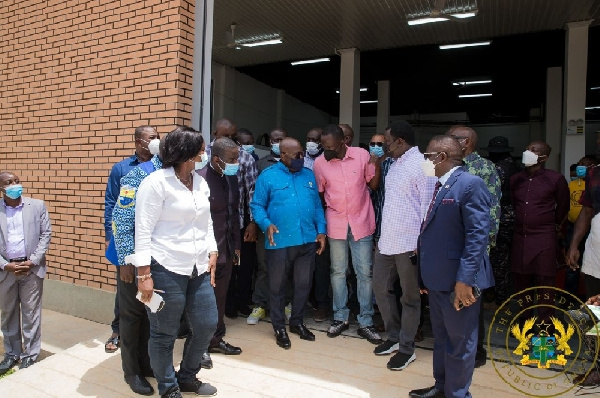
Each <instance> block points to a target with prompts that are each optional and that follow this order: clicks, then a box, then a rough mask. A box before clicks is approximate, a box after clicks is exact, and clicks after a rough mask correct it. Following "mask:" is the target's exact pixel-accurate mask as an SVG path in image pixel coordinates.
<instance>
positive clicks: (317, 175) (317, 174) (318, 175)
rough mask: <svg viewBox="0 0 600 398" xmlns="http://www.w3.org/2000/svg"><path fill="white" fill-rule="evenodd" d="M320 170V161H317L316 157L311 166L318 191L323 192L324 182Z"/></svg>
mask: <svg viewBox="0 0 600 398" xmlns="http://www.w3.org/2000/svg"><path fill="white" fill-rule="evenodd" d="M321 172H322V170H321V162H320V161H319V158H317V159H316V160H315V164H314V166H313V173H315V179H316V181H317V187H319V192H325V185H326V182H325V179H324V178H323V174H322V173H321Z"/></svg>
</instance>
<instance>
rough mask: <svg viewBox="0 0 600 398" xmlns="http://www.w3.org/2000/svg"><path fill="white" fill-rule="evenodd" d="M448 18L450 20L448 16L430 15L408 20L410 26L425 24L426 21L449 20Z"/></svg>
mask: <svg viewBox="0 0 600 398" xmlns="http://www.w3.org/2000/svg"><path fill="white" fill-rule="evenodd" d="M447 20H448V18H447V17H430V16H426V17H421V18H416V19H410V20H408V24H409V25H410V26H414V25H424V24H426V23H433V22H444V21H447Z"/></svg>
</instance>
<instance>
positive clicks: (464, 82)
mask: <svg viewBox="0 0 600 398" xmlns="http://www.w3.org/2000/svg"><path fill="white" fill-rule="evenodd" d="M491 82H492V81H491V80H461V81H453V82H452V85H453V86H470V85H472V84H489V83H491Z"/></svg>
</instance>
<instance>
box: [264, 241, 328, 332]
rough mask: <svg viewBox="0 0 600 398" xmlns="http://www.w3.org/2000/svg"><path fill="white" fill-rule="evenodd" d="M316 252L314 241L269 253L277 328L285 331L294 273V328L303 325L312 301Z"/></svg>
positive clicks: (292, 322)
mask: <svg viewBox="0 0 600 398" xmlns="http://www.w3.org/2000/svg"><path fill="white" fill-rule="evenodd" d="M316 251H317V244H316V243H314V242H311V243H305V244H303V245H299V246H290V247H286V248H283V249H269V250H266V252H267V253H266V258H267V268H268V272H269V292H270V294H269V300H270V303H271V322H272V324H273V329H275V330H279V329H283V328H285V315H284V308H285V301H286V300H285V296H286V294H285V293H286V282H287V281H288V280H289V277H288V275H289V273H290V272H292V273H293V288H294V298H293V301H292V316H291V317H290V325H299V324H301V323H303V321H304V307H305V306H306V302H307V300H308V295H309V293H310V287H311V285H312V278H313V272H314V270H315V256H316V255H317V253H316Z"/></svg>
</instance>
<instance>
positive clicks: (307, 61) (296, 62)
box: [291, 58, 329, 65]
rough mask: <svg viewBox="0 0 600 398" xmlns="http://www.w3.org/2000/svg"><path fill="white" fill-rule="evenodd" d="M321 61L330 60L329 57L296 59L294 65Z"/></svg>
mask: <svg viewBox="0 0 600 398" xmlns="http://www.w3.org/2000/svg"><path fill="white" fill-rule="evenodd" d="M319 62H329V58H317V59H307V60H305V61H294V62H292V63H291V64H292V65H305V64H316V63H319Z"/></svg>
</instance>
